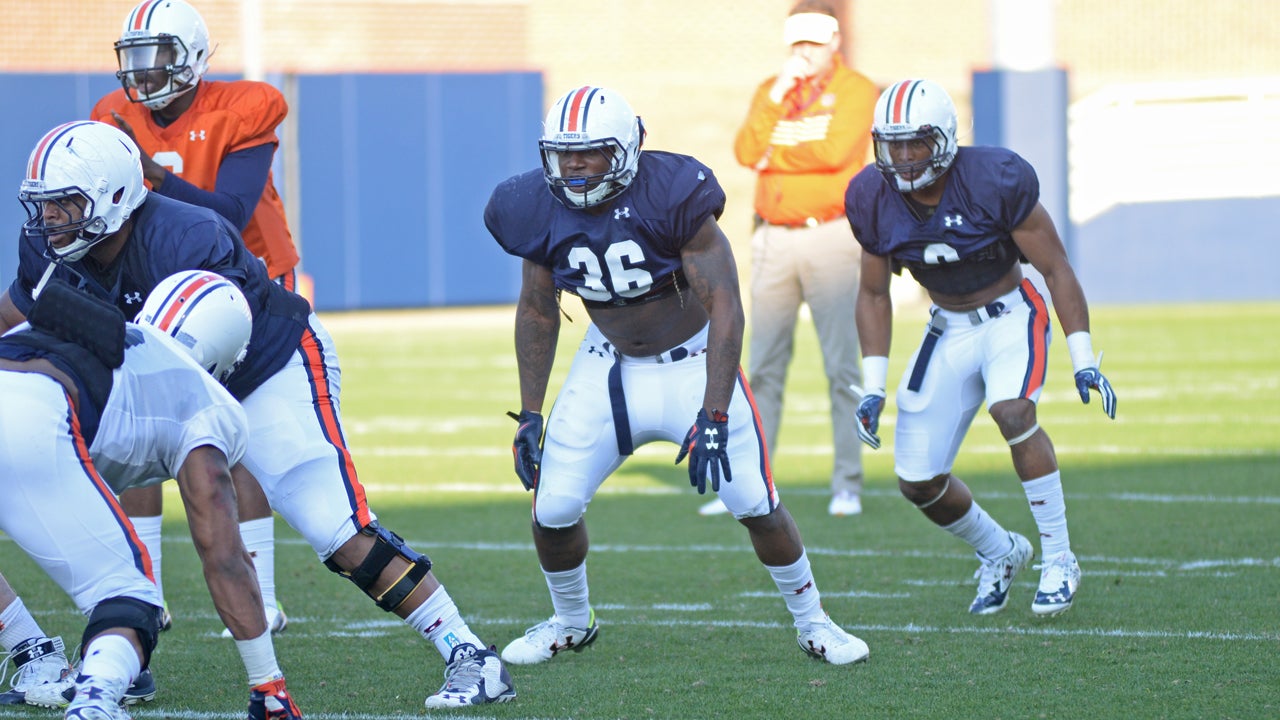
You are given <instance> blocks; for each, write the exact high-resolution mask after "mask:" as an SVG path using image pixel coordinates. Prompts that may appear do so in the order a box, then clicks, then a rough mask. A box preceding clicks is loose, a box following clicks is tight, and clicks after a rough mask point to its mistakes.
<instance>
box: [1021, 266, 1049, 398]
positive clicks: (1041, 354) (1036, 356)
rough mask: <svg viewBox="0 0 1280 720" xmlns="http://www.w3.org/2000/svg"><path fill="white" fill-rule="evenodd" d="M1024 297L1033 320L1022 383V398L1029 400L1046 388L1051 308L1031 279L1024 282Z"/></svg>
mask: <svg viewBox="0 0 1280 720" xmlns="http://www.w3.org/2000/svg"><path fill="white" fill-rule="evenodd" d="M1021 290H1022V297H1023V298H1024V299H1025V300H1026V301H1027V304H1028V305H1030V306H1031V318H1030V322H1029V323H1028V324H1027V345H1028V348H1029V353H1030V356H1031V358H1030V362H1029V363H1027V374H1026V377H1025V378H1023V381H1022V395H1021V396H1022V397H1024V398H1029V397H1031V396H1032V395H1034V394H1035V393H1036V391H1037V390H1039V389H1040V388H1041V387H1043V386H1044V378H1045V373H1046V371H1047V370H1048V365H1049V332H1050V328H1049V308H1048V306H1046V305H1045V302H1044V297H1043V296H1041V295H1040V293H1039V291H1037V290H1036V286H1035V285H1034V284H1032V282H1031V280H1030V279H1023V281H1022V287H1021Z"/></svg>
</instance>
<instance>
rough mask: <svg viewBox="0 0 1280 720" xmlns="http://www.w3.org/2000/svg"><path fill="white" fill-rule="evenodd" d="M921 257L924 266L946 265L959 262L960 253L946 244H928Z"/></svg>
mask: <svg viewBox="0 0 1280 720" xmlns="http://www.w3.org/2000/svg"><path fill="white" fill-rule="evenodd" d="M921 255H922V256H923V257H924V262H925V264H926V265H946V264H948V263H953V262H959V260H960V253H958V252H956V249H955V248H953V247H951V246H950V245H948V244H946V243H929V245H928V246H927V247H926V248H925V249H924V251H923V252H921Z"/></svg>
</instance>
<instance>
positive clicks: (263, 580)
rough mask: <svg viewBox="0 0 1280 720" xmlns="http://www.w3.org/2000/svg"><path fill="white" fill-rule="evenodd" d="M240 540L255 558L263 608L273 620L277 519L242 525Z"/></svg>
mask: <svg viewBox="0 0 1280 720" xmlns="http://www.w3.org/2000/svg"><path fill="white" fill-rule="evenodd" d="M240 539H241V540H242V541H243V542H244V547H245V549H246V550H248V551H249V555H251V556H252V557H253V569H254V570H255V571H257V573H258V588H259V590H261V592H262V606H263V607H264V608H266V611H267V617H268V618H273V617H275V614H276V607H277V605H276V521H275V517H264V518H258V519H257V520H245V521H244V522H242V523H240ZM268 629H269V628H268Z"/></svg>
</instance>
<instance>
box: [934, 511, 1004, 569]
mask: <svg viewBox="0 0 1280 720" xmlns="http://www.w3.org/2000/svg"><path fill="white" fill-rule="evenodd" d="M943 530H946V531H947V532H949V533H951V534H952V535H955V536H956V537H958V538H960V539H961V540H963V541H965V542H967V543H969V544H970V545H971V546H973V549H974V550H976V551H977V552H978V554H979V555H981V556H982V557H984V558H986V559H988V560H994V559H996V558H1000V557H1004V556H1005V555H1008V554H1009V552H1010V551H1012V550H1013V538H1011V537H1009V531H1008V530H1005V529H1004V528H1002V527H1000V523H998V522H996V521H995V520H994V519H993V518H992V517H991V516H990V515H988V514H987V511H986V510H983V509H982V506H981V505H979V504H978V501H977V500H974V501H973V505H972V506H971V507H970V508H969V512H967V513H965V514H964V517H962V518H960V519H959V520H957V521H955V522H953V523H951V524H950V525H947V526H946V527H944V528H943Z"/></svg>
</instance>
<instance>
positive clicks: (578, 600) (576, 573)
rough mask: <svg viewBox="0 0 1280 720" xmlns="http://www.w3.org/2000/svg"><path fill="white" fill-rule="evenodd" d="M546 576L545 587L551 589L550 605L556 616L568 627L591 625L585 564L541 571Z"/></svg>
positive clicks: (589, 598)
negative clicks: (564, 568) (571, 567)
mask: <svg viewBox="0 0 1280 720" xmlns="http://www.w3.org/2000/svg"><path fill="white" fill-rule="evenodd" d="M542 574H543V575H545V576H546V577H547V589H548V590H550V591H551V607H552V608H554V609H555V612H556V617H558V618H560V622H562V623H564V624H565V625H567V626H568V627H575V628H586V627H589V626H590V625H591V597H590V596H591V592H590V590H589V589H588V588H587V564H586V563H585V562H584V563H582V564H581V565H579V566H578V567H576V568H574V569H572V570H562V571H559V572H548V571H546V570H543V571H542Z"/></svg>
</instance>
